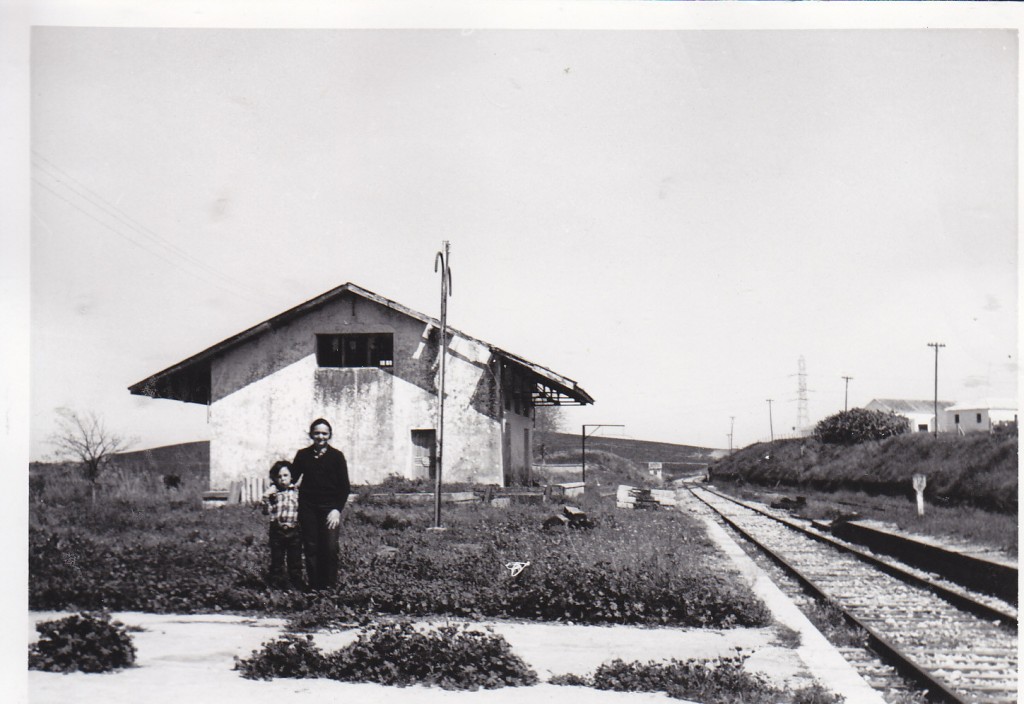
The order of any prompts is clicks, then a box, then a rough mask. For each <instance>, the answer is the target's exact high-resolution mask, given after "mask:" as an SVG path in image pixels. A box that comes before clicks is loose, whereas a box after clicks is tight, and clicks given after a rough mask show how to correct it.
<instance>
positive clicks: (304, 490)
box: [292, 445, 350, 511]
mask: <svg viewBox="0 0 1024 704" xmlns="http://www.w3.org/2000/svg"><path fill="white" fill-rule="evenodd" d="M292 477H293V480H294V481H296V482H298V481H299V479H300V478H301V479H302V484H301V485H300V486H299V504H300V505H302V504H306V505H308V506H316V507H317V508H327V509H334V508H336V509H338V510H339V511H340V510H341V509H343V508H344V507H345V502H346V501H348V494H349V490H350V487H349V483H348V463H347V462H345V455H343V454H342V453H341V450H336V449H334V448H333V447H331V446H330V445H328V446H327V449H326V451H325V452H324V454H323V455H322V456H320V457H319V458H318V457H317V456H316V454H315V453H314V452H313V448H312V447H304V448H302V449H301V450H299V451H298V452H296V453H295V459H294V460H293V461H292Z"/></svg>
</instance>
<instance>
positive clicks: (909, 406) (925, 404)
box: [866, 398, 953, 414]
mask: <svg viewBox="0 0 1024 704" xmlns="http://www.w3.org/2000/svg"><path fill="white" fill-rule="evenodd" d="M952 405H953V402H952V401H939V408H947V407H948V406H952ZM866 407H867V408H869V409H871V410H883V411H892V412H893V413H932V414H934V413H935V401H934V400H930V401H918V400H912V399H905V398H876V399H872V400H871V403H869V404H868V405H867V406H866Z"/></svg>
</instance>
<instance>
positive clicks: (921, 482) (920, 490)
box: [914, 474, 928, 516]
mask: <svg viewBox="0 0 1024 704" xmlns="http://www.w3.org/2000/svg"><path fill="white" fill-rule="evenodd" d="M927 484H928V478H927V477H926V476H925V475H923V474H915V475H914V491H916V492H917V515H918V516H923V515H924V488H925V486H926V485H927Z"/></svg>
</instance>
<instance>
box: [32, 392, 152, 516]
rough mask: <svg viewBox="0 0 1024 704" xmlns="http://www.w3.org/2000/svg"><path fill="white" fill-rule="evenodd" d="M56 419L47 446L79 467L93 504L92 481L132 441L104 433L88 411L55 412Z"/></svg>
mask: <svg viewBox="0 0 1024 704" xmlns="http://www.w3.org/2000/svg"><path fill="white" fill-rule="evenodd" d="M57 415H58V416H59V419H58V420H57V429H56V430H55V431H54V432H53V434H52V435H51V436H50V440H49V442H50V445H52V446H53V447H54V449H55V450H56V452H57V454H59V455H63V456H64V457H67V458H74V459H75V460H77V461H79V462H80V463H81V464H82V473H83V474H84V475H85V478H86V479H88V480H89V484H90V487H89V488H90V498H91V500H92V501H93V502H94V503H95V501H96V481H97V480H98V479H99V477H100V473H102V471H103V470H104V469H105V468H106V467H107V465H108V464H109V462H110V457H111V455H115V454H117V453H118V452H122V451H124V450H126V449H127V448H128V447H129V446H131V444H132V442H133V441H132V440H131V439H129V438H125V437H122V436H120V435H117V434H115V433H113V432H111V431H110V430H108V429H107V427H106V426H105V425H104V424H103V420H102V419H101V418H100V417H99V416H98V415H96V414H95V413H93V412H92V411H86V412H84V413H80V412H78V411H75V410H72V409H69V408H58V409H57Z"/></svg>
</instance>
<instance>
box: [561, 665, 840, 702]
mask: <svg viewBox="0 0 1024 704" xmlns="http://www.w3.org/2000/svg"><path fill="white" fill-rule="evenodd" d="M744 660H745V659H744V658H743V657H740V656H736V657H725V658H723V657H720V658H717V659H715V660H707V661H705V660H686V661H680V660H674V659H673V660H670V661H668V662H666V663H657V662H648V663H640V662H629V663H627V662H624V661H622V660H613V661H611V662H608V663H605V664H603V665H601V666H600V667H598V668H597V670H596V671H595V672H594V673H593V674H592V675H590V676H589V677H583V676H579V675H573V674H567V675H558V676H556V677H552V678H551V679H550V680H549V682H550V683H551V684H557V685H574V686H586V687H593V688H594V689H606V690H614V691H617V692H665V693H666V694H667V695H668V696H670V697H672V698H673V699H689V700H694V701H699V702H704V704H836V703H838V702H842V701H843V697H841V696H838V695H835V694H832V693H831V692H829V691H828V690H825V689H824V688H822V687H821V686H820V685H817V684H815V685H812V686H810V687H803V688H800V689H798V690H794V691H787V690H785V689H780V688H778V687H776V686H774V685H772V684H771V683H770V682H769V681H768V680H767V679H766V678H765V677H764V676H763V675H759V674H751V673H749V672H747V671H746V670H744V669H743V663H744Z"/></svg>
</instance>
